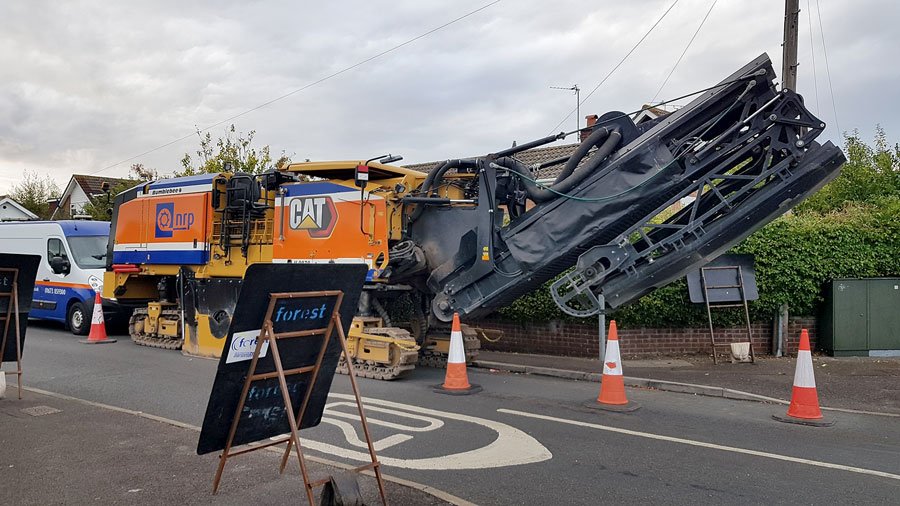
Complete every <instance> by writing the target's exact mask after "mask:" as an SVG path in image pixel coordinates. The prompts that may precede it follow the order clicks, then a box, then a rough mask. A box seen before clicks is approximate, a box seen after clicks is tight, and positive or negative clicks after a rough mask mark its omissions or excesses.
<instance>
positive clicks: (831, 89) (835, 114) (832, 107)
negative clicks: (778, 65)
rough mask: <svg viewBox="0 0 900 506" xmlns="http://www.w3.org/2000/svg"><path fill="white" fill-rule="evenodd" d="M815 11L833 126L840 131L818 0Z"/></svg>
mask: <svg viewBox="0 0 900 506" xmlns="http://www.w3.org/2000/svg"><path fill="white" fill-rule="evenodd" d="M816 12H817V14H818V15H819V33H821V34H822V53H824V54H825V75H826V76H828V91H829V93H831V110H832V111H834V126H836V127H837V129H838V133H842V132H843V130H841V123H840V121H838V113H837V106H835V105H834V88H833V87H832V86H831V69H830V68H829V67H828V49H827V48H826V47H825V27H824V26H823V25H822V9H821V8H820V7H819V0H816Z"/></svg>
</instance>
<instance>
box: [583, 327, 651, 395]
mask: <svg viewBox="0 0 900 506" xmlns="http://www.w3.org/2000/svg"><path fill="white" fill-rule="evenodd" d="M588 406H590V407H596V408H604V409H609V408H611V409H613V410H615V411H634V410H635V409H638V408H639V407H640V406H638V405H637V404H635V403H631V404H630V405H629V403H628V399H627V398H626V397H625V376H623V375H622V358H621V356H620V354H619V331H618V329H617V328H616V321H615V320H612V321H610V322H609V335H608V337H607V338H606V355H605V360H604V362H603V376H602V377H601V379H600V396H599V397H597V402H589V403H588Z"/></svg>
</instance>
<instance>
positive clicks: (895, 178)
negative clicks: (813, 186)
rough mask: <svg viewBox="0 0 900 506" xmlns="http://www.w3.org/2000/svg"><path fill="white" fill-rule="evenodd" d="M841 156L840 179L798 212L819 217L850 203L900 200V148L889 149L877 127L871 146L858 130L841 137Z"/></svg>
mask: <svg viewBox="0 0 900 506" xmlns="http://www.w3.org/2000/svg"><path fill="white" fill-rule="evenodd" d="M844 154H846V155H847V163H845V164H844V166H843V167H842V168H841V175H840V176H838V177H837V178H835V180H834V181H832V182H830V183H828V184H827V185H826V186H825V187H824V188H822V189H821V190H820V191H819V192H817V193H816V194H815V195H813V196H812V197H810V198H809V199H807V200H806V201H805V202H803V203H801V204H800V205H798V206H797V211H798V212H804V211H812V212H817V213H820V214H823V213H827V212H830V211H834V210H838V209H841V208H843V207H844V206H845V205H847V204H850V203H853V204H872V205H876V206H877V205H880V204H879V203H880V202H884V201H885V199H887V200H895V199H897V198H898V197H900V144H894V145H893V146H891V145H890V144H889V143H888V141H887V135H886V134H885V131H884V129H883V128H881V126H880V125H876V127H875V142H874V146H870V145H868V144H866V143H865V142H863V141H862V140H861V139H860V137H859V131H858V130H854V131H853V134H852V135H845V136H844Z"/></svg>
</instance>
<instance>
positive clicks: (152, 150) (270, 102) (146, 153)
mask: <svg viewBox="0 0 900 506" xmlns="http://www.w3.org/2000/svg"><path fill="white" fill-rule="evenodd" d="M676 1H677V0H676ZM499 2H500V0H494V1H493V2H490V3H488V4H485V5H483V6H481V7H479V8H477V9H475V10H473V11H470V12H468V13H466V14H463V15H462V16H459V17H458V18H456V19H453V20H451V21H448V22H446V23H444V24H442V25H440V26H438V27H437V28H432V29H431V30H428V31H427V32H425V33H423V34H421V35H417V36H416V37H413V38H411V39H409V40H407V41H406V42H403V43H400V44H397V45H396V46H393V47H391V48H390V49H386V50H384V51H382V52H380V53H378V54H376V55H374V56H370V57H368V58H366V59H365V60H362V61H360V62H357V63H354V64H353V65H350V66H349V67H345V68H343V69H341V70H339V71H337V72H334V73H333V74H329V75H327V76H325V77H322V78H321V79H317V80H315V81H313V82H311V83H308V84H306V85H304V86H302V87H300V88H297V89H296V90H294V91H291V92H288V93H285V94H284V95H281V96H280V97H277V98H273V99H272V100H269V101H268V102H264V103H262V104H260V105H257V106H256V107H253V108H250V109H247V110H246V111H244V112H242V113H239V114H235V115H234V116H231V117H230V118H226V119H223V120H222V121H219V122H217V123H214V124H212V125H209V126H207V127H205V128H201V129H198V130H197V131H196V132H191V133H189V134H187V135H185V136H183V137H179V138H177V139H175V140H173V141H170V142H167V143H165V144H163V145H161V146H157V147H155V148H153V149H148V150H147V151H144V152H143V153H140V154H138V155H135V156H132V157H130V158H126V159H124V160H121V161H119V162H116V163H114V164H112V165H108V166H106V167H104V168H102V169H99V170H96V171H94V172H91V175H93V174H99V173H101V172H103V171H105V170H109V169H111V168H113V167H116V166H118V165H121V164H123V163H125V162H130V161H131V160H134V159H136V158H140V157H142V156H145V155H148V154H150V153H153V152H155V151H159V150H160V149H163V148H167V147H169V146H171V145H173V144H177V143H179V142H181V141H183V140H187V139H189V138H191V137H193V136H194V135H198V134H200V133H203V132H205V131H207V130H211V129H213V128H215V127H217V126H219V125H223V124H225V123H228V122H229V121H233V120H235V119H237V118H240V117H241V116H245V115H247V114H250V113H251V112H254V111H258V110H259V109H262V108H263V107H266V106H269V105H272V104H274V103H275V102H278V101H279V100H284V99H285V98H288V97H290V96H291V95H295V94H297V93H300V92H301V91H304V90H306V89H309V88H312V87H313V86H316V85H317V84H321V83H323V82H325V81H327V80H329V79H332V78H334V77H337V76H339V75H341V74H344V73H346V72H349V71H351V70H353V69H355V68H357V67H360V66H362V65H365V64H366V63H369V62H371V61H372V60H375V59H377V58H381V57H382V56H384V55H386V54H388V53H390V52H393V51H396V50H397V49H400V48H401V47H403V46H407V45H409V44H412V43H413V42H415V41H417V40H419V39H422V38H424V37H427V36H429V35H431V34H432V33H434V32H437V31H439V30H442V29H444V28H446V27H448V26H450V25H452V24H454V23H456V22H458V21H462V20H463V19H465V18H467V17H469V16H472V15H474V14H477V13H479V12H481V11H483V10H485V9H487V8H488V7H490V6H492V5H494V4H496V3H499Z"/></svg>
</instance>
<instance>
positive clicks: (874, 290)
mask: <svg viewBox="0 0 900 506" xmlns="http://www.w3.org/2000/svg"><path fill="white" fill-rule="evenodd" d="M818 347H819V348H820V349H822V350H825V351H827V352H828V353H830V354H832V355H834V356H835V357H889V356H900V278H868V279H835V280H833V281H832V282H831V284H830V285H829V287H828V289H827V291H826V294H825V308H824V314H823V316H822V320H821V322H820V331H819V335H818Z"/></svg>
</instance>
